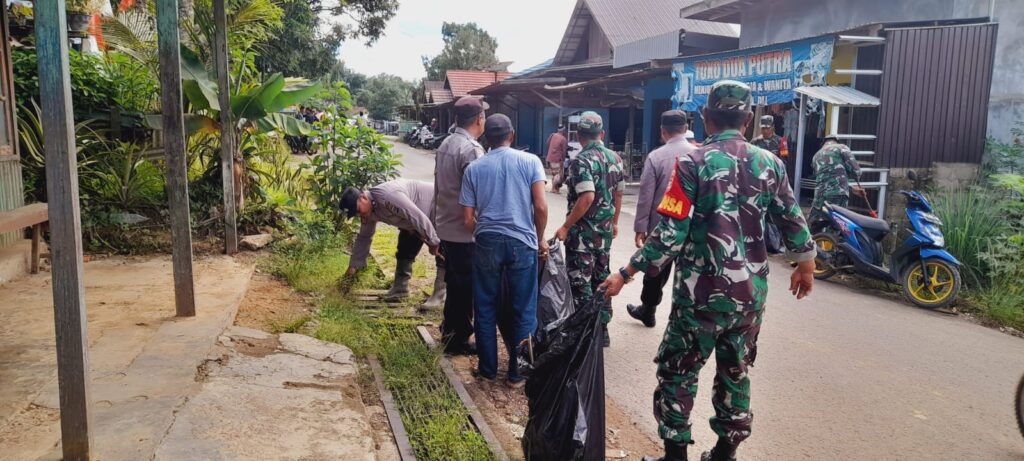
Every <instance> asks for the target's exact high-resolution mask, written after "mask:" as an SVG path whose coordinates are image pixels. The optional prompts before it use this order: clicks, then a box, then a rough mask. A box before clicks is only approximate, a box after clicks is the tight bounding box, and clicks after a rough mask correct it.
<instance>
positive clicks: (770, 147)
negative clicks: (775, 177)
mask: <svg viewBox="0 0 1024 461" xmlns="http://www.w3.org/2000/svg"><path fill="white" fill-rule="evenodd" d="M750 143H751V144H753V145H755V146H757V147H760V148H762V149H764V150H766V151H769V152H771V153H773V154H775V155H776V156H777V157H779V158H781V155H780V150H781V149H782V136H779V135H777V134H775V135H772V137H770V138H765V137H764V136H758V137H756V138H754V140H753V141H750Z"/></svg>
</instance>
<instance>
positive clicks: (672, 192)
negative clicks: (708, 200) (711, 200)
mask: <svg viewBox="0 0 1024 461" xmlns="http://www.w3.org/2000/svg"><path fill="white" fill-rule="evenodd" d="M658 213H661V214H663V215H665V216H668V217H670V218H675V219H686V218H689V217H690V215H691V214H692V213H693V203H692V202H691V201H690V197H689V196H687V195H686V191H684V190H683V186H682V184H680V180H679V176H678V175H677V174H676V170H675V169H673V170H672V182H671V183H670V184H669V186H668V190H667V191H665V196H664V197H662V198H661V203H660V204H659V205H658Z"/></svg>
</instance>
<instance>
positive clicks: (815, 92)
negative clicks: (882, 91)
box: [794, 86, 881, 107]
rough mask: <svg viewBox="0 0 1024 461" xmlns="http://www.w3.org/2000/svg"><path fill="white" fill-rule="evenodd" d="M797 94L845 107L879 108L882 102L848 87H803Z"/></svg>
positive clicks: (797, 90)
mask: <svg viewBox="0 0 1024 461" xmlns="http://www.w3.org/2000/svg"><path fill="white" fill-rule="evenodd" d="M794 91H796V92H797V93H799V94H803V95H807V96H808V97H811V98H814V99H820V100H822V101H825V102H827V103H829V104H832V105H836V106H844V107H878V106H879V105H880V104H881V101H879V100H878V98H876V97H874V96H871V95H870V94H867V93H865V92H863V91H858V90H855V89H853V88H850V87H848V86H801V87H799V88H797V89H796V90H794Z"/></svg>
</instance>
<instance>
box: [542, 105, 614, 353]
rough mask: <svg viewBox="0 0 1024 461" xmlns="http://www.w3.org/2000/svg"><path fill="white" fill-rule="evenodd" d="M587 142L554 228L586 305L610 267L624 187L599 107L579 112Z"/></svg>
mask: <svg viewBox="0 0 1024 461" xmlns="http://www.w3.org/2000/svg"><path fill="white" fill-rule="evenodd" d="M577 131H578V132H579V139H580V144H581V145H582V146H583V148H582V149H581V150H580V153H579V154H577V155H576V157H575V158H573V159H572V160H570V162H569V174H568V176H567V177H566V181H565V184H566V185H567V186H568V189H569V190H568V192H567V195H568V196H567V198H568V200H569V214H568V216H566V218H565V223H564V224H562V227H561V228H559V229H558V231H557V232H556V233H555V238H557V239H559V240H563V241H565V242H566V244H565V251H566V254H565V267H566V270H567V271H568V272H569V286H570V289H571V291H572V297H573V300H574V302H575V303H576V304H577V305H586V304H587V303H589V302H590V301H591V300H592V299H593V297H594V291H595V290H596V289H597V287H598V285H600V284H601V282H602V281H603V280H604V279H605V277H607V276H608V273H609V272H610V268H609V265H610V261H609V258H610V252H611V248H612V239H613V238H614V237H615V236H616V235H617V234H618V223H619V211H620V210H621V209H622V192H623V191H624V190H625V189H626V183H625V181H624V178H623V171H622V161H621V160H619V157H618V156H617V155H616V154H615V153H614V152H612V151H611V150H609V149H608V148H606V147H604V143H603V142H602V139H603V138H604V121H603V120H602V119H601V116H600V115H598V114H597V113H596V112H591V111H587V112H584V113H582V114H580V121H579V124H578V125H577ZM606 308H607V310H606V311H605V313H606V315H604V320H605V322H606V323H607V322H608V321H609V320H610V319H611V314H612V312H611V305H610V304H609V305H608V306H606ZM603 343H604V346H605V347H608V345H609V343H610V338H609V337H608V330H607V329H605V337H604V338H603Z"/></svg>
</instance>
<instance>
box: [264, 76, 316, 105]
mask: <svg viewBox="0 0 1024 461" xmlns="http://www.w3.org/2000/svg"><path fill="white" fill-rule="evenodd" d="M319 91H320V82H315V83H311V82H306V81H303V82H300V83H293V84H289V85H287V86H285V88H284V90H282V91H281V93H280V94H278V95H277V96H276V97H275V98H274V100H273V101H272V102H271V103H270V105H269V106H267V110H268V111H269V112H280V111H282V110H284V109H285V108H287V107H291V106H294V105H296V104H301V103H303V102H305V101H306V100H307V99H309V98H312V97H313V96H316V94H317V93H318V92H319Z"/></svg>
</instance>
